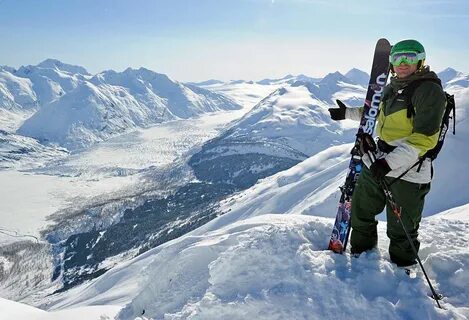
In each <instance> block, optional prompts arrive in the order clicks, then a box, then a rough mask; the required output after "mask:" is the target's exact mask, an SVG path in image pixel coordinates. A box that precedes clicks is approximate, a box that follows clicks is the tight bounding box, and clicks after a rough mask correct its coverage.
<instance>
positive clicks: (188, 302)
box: [50, 214, 469, 319]
mask: <svg viewBox="0 0 469 320" xmlns="http://www.w3.org/2000/svg"><path fill="white" fill-rule="evenodd" d="M331 227H332V220H331V219H327V218H321V217H314V216H302V215H295V214H293V215H272V214H267V215H261V216H257V217H253V218H249V219H244V220H240V221H237V222H235V223H231V224H227V225H226V226H224V227H221V228H218V229H216V230H214V231H211V232H207V233H204V234H198V232H194V233H193V234H190V235H186V236H183V237H181V238H179V239H176V240H174V241H172V242H170V243H166V244H164V245H162V246H160V247H158V248H156V249H153V250H152V251H150V252H147V253H145V254H143V255H141V256H139V257H137V258H136V259H134V260H133V261H132V262H131V263H128V264H126V265H125V266H123V267H121V268H115V269H113V270H111V271H109V272H108V273H106V274H105V275H103V276H102V277H100V278H99V279H97V280H96V281H94V283H91V284H87V285H85V286H82V288H74V289H72V290H71V291H70V292H69V294H68V295H67V297H65V298H62V299H59V301H58V302H51V303H50V307H51V309H52V310H55V309H61V308H65V307H69V306H75V307H76V306H85V305H89V304H90V303H96V304H102V303H105V304H108V303H116V302H117V301H118V302H119V303H123V302H125V301H126V300H127V301H129V300H131V302H130V303H129V304H127V306H126V307H125V308H124V310H123V311H122V313H121V314H120V317H119V319H133V318H134V317H136V316H138V315H140V314H141V313H142V311H143V310H145V314H146V315H148V316H151V317H152V318H153V319H163V318H164V319H220V318H228V319H253V318H260V319H330V318H335V317H337V316H339V317H340V316H342V317H347V318H349V319H359V318H363V317H365V318H377V319H422V318H424V319H465V317H467V316H469V313H468V311H469V308H467V295H468V294H469V288H467V286H466V285H464V283H467V270H468V268H469V259H468V258H469V256H468V254H469V252H468V250H467V248H466V246H465V243H466V241H467V240H469V239H468V235H467V233H465V232H464V230H465V229H467V227H469V225H468V224H467V223H466V222H462V221H457V220H456V221H455V220H447V219H442V218H437V219H426V220H424V222H423V224H422V229H421V236H422V250H421V257H422V260H423V262H424V266H425V267H426V269H427V272H428V273H429V275H430V277H431V279H432V280H433V281H434V285H435V287H436V290H438V291H439V292H441V293H443V294H444V295H446V296H447V298H445V300H444V301H443V302H442V303H443V306H444V307H445V309H446V310H439V309H437V308H436V307H435V303H434V301H432V299H430V298H429V297H428V293H429V289H428V287H427V284H426V282H425V280H424V279H423V275H422V273H421V271H417V274H416V276H415V277H409V276H407V275H406V274H405V273H404V271H403V270H401V269H399V268H396V267H395V266H394V265H393V264H391V263H390V261H389V256H388V254H387V245H388V242H387V239H386V237H385V224H384V223H383V224H380V227H379V236H380V239H381V240H380V244H379V248H378V249H377V250H375V251H372V252H369V253H366V254H363V255H361V256H360V257H359V258H352V257H351V256H349V255H347V254H345V255H337V254H334V253H332V252H331V251H328V250H326V247H327V239H328V236H329V233H330V230H331ZM442 240H443V241H442ZM370 283H373V286H370V285H368V284H370Z"/></svg>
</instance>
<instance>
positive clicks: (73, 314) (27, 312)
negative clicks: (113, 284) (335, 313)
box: [0, 298, 120, 320]
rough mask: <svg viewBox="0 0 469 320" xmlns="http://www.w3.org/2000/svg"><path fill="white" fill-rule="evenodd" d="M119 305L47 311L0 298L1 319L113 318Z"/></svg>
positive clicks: (89, 319) (96, 319) (80, 319)
mask: <svg viewBox="0 0 469 320" xmlns="http://www.w3.org/2000/svg"><path fill="white" fill-rule="evenodd" d="M119 309H120V308H119V307H118V306H90V307H84V308H77V309H71V310H64V311H59V312H46V311H44V310H41V309H37V308H34V307H31V306H28V305H25V304H22V303H18V302H13V301H10V300H6V299H3V298H0V310H2V312H1V314H0V320H21V319H30V320H62V319H68V320H83V319H86V320H111V319H113V318H114V317H115V315H116V314H117V312H118V311H119Z"/></svg>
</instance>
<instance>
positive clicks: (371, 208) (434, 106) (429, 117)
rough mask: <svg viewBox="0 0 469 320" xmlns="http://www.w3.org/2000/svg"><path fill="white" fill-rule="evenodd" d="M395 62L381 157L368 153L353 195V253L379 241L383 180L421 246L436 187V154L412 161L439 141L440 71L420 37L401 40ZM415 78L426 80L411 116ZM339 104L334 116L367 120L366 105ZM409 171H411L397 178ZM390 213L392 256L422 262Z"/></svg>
mask: <svg viewBox="0 0 469 320" xmlns="http://www.w3.org/2000/svg"><path fill="white" fill-rule="evenodd" d="M389 62H390V68H391V72H392V77H391V81H390V84H388V85H387V86H386V87H385V88H384V90H383V94H382V97H381V102H380V105H379V115H378V121H377V126H376V133H377V136H378V140H377V145H378V149H379V150H378V154H377V157H376V159H377V160H376V161H375V162H374V163H371V160H370V159H369V157H368V156H367V155H364V156H363V163H364V164H365V166H364V168H363V169H362V172H361V174H360V176H359V178H358V181H357V184H356V186H355V190H354V192H353V196H352V218H351V226H352V234H351V239H350V243H351V252H352V254H360V253H362V252H364V251H367V250H370V249H373V248H374V247H375V246H376V245H377V242H378V234H377V228H376V226H377V224H378V222H377V221H376V219H375V216H376V215H377V214H379V213H381V212H382V211H383V209H384V207H385V205H386V197H385V194H384V192H383V189H382V187H381V185H380V183H379V181H381V179H385V181H386V182H387V183H388V184H389V185H391V187H390V188H391V192H392V194H393V196H394V199H395V201H396V203H397V204H398V205H399V206H401V216H402V220H403V224H404V226H405V228H406V229H407V231H408V232H409V233H410V236H411V238H412V240H413V243H414V245H415V247H416V248H417V250H418V248H419V245H420V243H419V241H418V239H417V236H418V228H419V223H420V220H421V218H422V211H423V206H424V199H425V196H426V195H427V193H428V192H429V191H430V182H431V179H432V175H433V168H432V164H431V160H430V159H425V160H424V161H423V162H422V163H421V164H420V165H419V166H414V167H412V166H413V165H414V164H415V163H416V162H417V161H418V159H419V157H421V156H422V155H424V154H425V152H427V151H428V150H430V149H432V148H433V147H435V145H436V144H437V141H438V135H439V131H440V124H441V120H442V117H443V113H444V111H445V103H446V97H445V93H444V91H443V89H442V88H441V86H440V85H439V84H437V83H436V81H438V77H437V75H436V74H435V73H434V72H432V71H430V68H429V67H428V66H426V65H425V49H424V47H423V46H422V44H421V43H419V42H418V41H416V40H403V41H400V42H398V43H396V44H395V45H394V46H393V48H392V50H391V53H390V55H389ZM421 79H426V80H427V81H422V80H421ZM415 81H417V82H421V84H419V85H418V87H417V88H416V89H415V90H414V91H413V94H412V96H411V100H410V101H411V104H412V106H413V110H412V108H410V109H409V110H412V111H413V112H412V114H411V115H410V114H408V104H409V103H407V101H408V100H406V99H405V98H404V97H403V96H402V93H403V92H404V91H405V90H404V88H406V87H407V86H409V85H410V84H411V83H412V82H415ZM338 105H339V108H331V109H329V112H330V114H331V118H332V119H333V120H343V119H354V120H360V119H361V115H362V112H363V108H347V107H346V106H345V105H344V104H343V103H342V102H340V101H338ZM411 167H412V168H411ZM409 168H411V169H410V170H409ZM406 170H409V171H408V172H407V173H406V174H405V175H403V176H402V177H401V178H400V179H397V180H395V178H397V177H399V176H401V175H402V174H403V173H404V172H406ZM394 180H395V181H394ZM386 216H387V236H388V237H389V239H390V244H389V255H390V258H391V261H392V262H394V263H395V264H396V265H398V266H399V267H407V266H411V265H414V264H416V255H415V253H414V251H413V250H412V247H411V245H410V243H409V241H408V240H407V238H406V235H405V232H404V230H403V228H402V226H401V225H400V224H399V222H398V219H397V218H396V216H395V215H394V213H393V212H392V210H391V208H390V206H389V205H388V206H386Z"/></svg>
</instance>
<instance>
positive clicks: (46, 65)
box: [37, 59, 90, 75]
mask: <svg viewBox="0 0 469 320" xmlns="http://www.w3.org/2000/svg"><path fill="white" fill-rule="evenodd" d="M37 67H39V68H43V69H58V70H60V71H65V72H69V73H80V74H83V75H89V74H90V73H89V72H88V71H87V70H86V69H85V68H83V67H80V66H75V65H71V64H67V63H63V62H62V61H59V60H57V59H46V60H44V61H42V62H41V63H39V64H38V65H37Z"/></svg>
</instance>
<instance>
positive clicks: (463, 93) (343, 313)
mask: <svg viewBox="0 0 469 320" xmlns="http://www.w3.org/2000/svg"><path fill="white" fill-rule="evenodd" d="M46 65H47V66H48V67H51V66H57V64H56V63H55V62H54V61H48V62H47V63H46ZM72 67H73V66H72ZM53 68H54V69H53V70H54V72H55V74H56V75H58V76H61V77H65V78H66V77H67V75H69V72H68V71H66V70H63V68H62V69H61V68H60V67H58V66H57V68H56V67H53ZM51 70H52V69H51ZM24 71H25V70H23V71H22V72H24ZM126 71H127V74H132V73H137V71H136V70H132V69H130V70H126ZM74 72H75V71H74ZM108 74H112V73H108ZM139 75H140V76H142V77H144V78H145V76H149V75H148V74H147V73H146V71H144V72H143V73H140V74H139ZM451 75H452V73H451V72H448V77H450V76H451ZM121 76H122V75H121ZM357 76H360V74H359V73H357ZM137 78H138V77H134V78H132V79H133V80H135V79H137ZM326 78H327V79H325V80H324V79H323V80H324V81H320V82H322V85H323V86H325V85H330V87H329V88H328V90H329V91H328V92H327V94H325V93H324V96H320V97H319V96H317V95H316V93H317V92H316V91H315V90H319V89H320V85H321V84H320V83H318V84H315V83H310V84H309V85H308V84H305V83H295V84H285V83H282V84H279V83H276V84H268V85H262V84H259V83H248V82H242V81H241V82H233V83H230V84H220V83H213V84H211V85H208V86H206V88H210V90H214V91H218V92H223V93H224V94H227V95H231V97H232V99H235V100H237V101H238V102H240V103H243V104H244V106H245V108H244V109H243V110H236V111H229V112H227V111H224V112H217V113H213V114H209V115H204V116H201V117H199V118H197V119H190V120H176V121H170V122H167V123H164V124H159V125H156V126H153V127H150V128H147V129H141V128H137V129H136V130H135V131H133V132H131V133H127V134H124V135H120V136H118V137H114V138H111V139H108V140H106V141H103V142H100V143H98V144H96V145H94V146H93V147H91V148H89V149H86V150H82V151H80V152H77V153H75V154H72V155H70V156H68V157H67V158H65V159H57V161H54V162H51V163H47V165H45V166H44V167H41V168H33V169H29V170H23V171H18V170H11V169H10V170H3V171H0V181H1V183H0V194H1V201H0V220H1V221H2V227H6V228H5V229H6V231H7V233H9V234H10V235H16V233H15V232H18V233H19V235H20V236H21V235H22V236H23V238H22V239H24V240H26V239H28V236H29V235H32V236H38V235H39V232H40V230H43V229H44V228H45V227H46V226H47V224H48V223H50V220H48V219H49V218H50V216H51V214H53V213H61V212H64V210H66V209H69V208H77V207H80V206H83V205H86V204H87V203H90V202H93V201H96V200H97V199H106V197H113V196H114V197H115V196H117V195H122V194H124V195H129V194H131V193H130V191H129V190H133V191H136V190H137V191H138V190H141V188H143V185H144V184H145V183H149V181H148V180H145V179H148V178H150V179H151V178H152V177H154V176H152V174H154V173H155V172H159V171H160V170H167V168H172V167H174V166H175V165H180V164H181V163H184V161H185V159H186V158H187V157H188V156H189V155H190V154H193V153H194V152H196V151H197V150H198V149H199V148H200V147H201V145H202V144H203V143H204V142H205V141H208V140H209V139H211V138H213V137H216V136H217V135H219V134H220V132H222V130H223V129H224V128H225V126H226V125H227V124H229V123H230V122H231V121H232V120H236V119H238V118H240V117H241V116H242V115H243V114H245V113H246V112H247V111H249V110H250V112H249V113H248V114H246V116H245V117H243V118H242V119H241V120H240V121H237V122H234V123H232V125H231V128H232V129H233V128H234V129H235V133H236V134H245V136H246V137H258V138H259V139H263V138H276V137H277V138H279V139H282V138H285V137H293V138H294V139H292V141H296V140H298V141H300V142H299V143H298V144H297V145H294V146H295V148H296V149H297V150H301V151H302V152H304V153H305V154H307V155H308V156H310V157H309V158H307V159H306V160H304V161H303V162H301V163H299V164H298V165H296V166H294V167H292V168H290V169H289V170H286V171H284V172H279V173H277V174H276V175H273V176H271V177H268V178H265V179H263V180H261V181H259V182H258V183H257V184H256V185H254V186H253V187H251V188H249V189H247V190H244V191H242V192H239V193H237V194H234V195H232V196H230V197H229V198H227V199H226V200H225V201H223V202H222V203H221V207H220V210H221V212H220V214H222V215H220V216H219V217H218V218H216V219H214V220H212V221H210V222H209V223H207V224H205V225H204V226H202V227H200V228H198V229H196V230H194V231H192V232H191V233H189V234H186V235H184V236H182V237H180V238H177V239H175V240H173V241H170V242H167V243H165V244H163V245H161V246H159V247H157V248H154V249H152V250H150V251H147V252H146V253H144V254H142V255H140V256H138V257H136V258H134V259H133V260H131V261H127V262H124V263H120V264H119V265H118V266H116V267H115V268H113V269H111V270H109V271H108V272H107V273H105V274H104V275H102V276H101V277H99V278H97V279H94V280H91V281H88V282H85V283H83V284H82V285H79V286H77V287H75V288H73V289H71V290H69V291H67V292H63V293H60V294H55V295H50V296H47V297H46V298H44V299H42V300H40V301H34V303H35V304H36V305H39V306H40V307H41V308H42V309H45V310H49V311H48V312H46V311H42V310H39V309H35V308H33V307H29V306H25V305H21V304H19V303H16V302H12V301H8V300H6V299H2V298H0V309H1V310H2V313H1V314H0V319H3V317H5V319H15V318H18V319H64V318H66V319H72V320H73V319H99V320H104V319H111V318H114V317H115V316H116V315H117V314H118V313H119V316H118V319H139V318H142V317H140V316H141V314H142V312H143V310H145V313H144V316H145V317H149V318H153V319H224V318H227V319H252V318H259V319H330V318H336V317H346V318H349V319H363V318H378V319H467V318H468V317H469V304H468V302H467V301H469V288H468V286H467V283H469V277H468V269H469V249H468V248H467V241H468V240H469V239H468V238H469V235H468V233H467V230H468V227H469V204H468V203H469V198H468V195H467V193H466V192H463V191H461V190H465V189H464V181H467V177H466V175H467V174H466V172H467V170H465V165H466V164H465V163H464V162H463V161H456V160H455V159H465V158H467V151H466V150H467V147H466V145H467V143H466V141H465V137H466V136H467V135H468V134H469V132H467V130H468V128H469V125H468V123H467V121H468V120H467V108H468V106H469V96H468V94H469V91H468V90H467V85H466V80H467V79H466V77H465V75H464V74H460V73H457V74H455V75H454V76H452V77H450V79H449V80H448V85H447V90H448V91H450V92H451V93H454V94H455V95H456V101H457V105H458V110H457V120H458V127H457V135H456V136H452V135H450V134H449V135H448V137H447V141H446V143H445V148H444V149H443V153H442V154H441V155H440V157H439V158H438V159H437V162H436V163H435V167H436V175H437V176H436V179H435V181H434V183H433V185H432V191H431V193H430V195H429V196H428V198H427V202H426V206H425V210H424V215H425V216H426V218H424V219H423V221H422V224H421V229H420V235H419V237H420V239H421V242H422V245H421V251H420V253H421V258H422V261H423V263H424V266H425V268H426V270H427V272H428V274H429V276H430V278H431V280H432V283H433V284H434V286H435V288H436V289H437V291H438V292H441V293H443V294H444V296H445V299H444V301H443V302H442V303H443V306H444V308H445V310H439V309H437V308H436V305H435V302H434V301H432V300H431V299H430V298H429V297H428V293H429V289H428V286H427V284H426V282H425V280H424V278H423V274H422V272H421V271H420V270H418V269H417V273H416V275H415V276H412V277H408V276H407V275H406V274H405V273H404V272H403V270H401V269H398V268H396V267H395V266H394V265H393V264H391V263H390V261H389V255H388V253H387V246H388V244H389V243H388V240H387V237H386V223H385V222H383V221H380V223H379V239H380V240H379V245H378V248H377V249H376V250H374V251H371V252H368V253H366V254H362V255H361V256H360V257H359V258H352V257H351V256H350V255H348V254H344V255H336V254H333V253H332V252H330V251H328V250H326V247H327V241H328V239H329V236H330V231H331V229H332V223H333V220H332V219H331V218H332V217H333V216H334V215H335V210H336V206H337V201H338V197H339V190H338V187H339V186H340V185H341V184H342V183H343V181H344V177H345V174H346V168H347V164H348V160H349V157H350V155H349V151H350V148H351V144H350V143H348V144H341V142H346V141H345V140H346V139H344V138H343V135H344V133H345V132H347V129H348V128H352V126H351V125H349V124H345V125H344V124H343V123H342V124H340V125H338V124H332V123H331V122H330V121H329V120H328V118H327V110H326V109H327V108H328V107H329V106H330V103H332V100H333V99H336V98H339V99H343V100H346V101H349V103H350V102H352V103H351V105H353V101H358V100H360V99H362V98H363V97H360V95H364V89H363V87H361V86H359V85H356V84H351V83H349V82H347V79H346V78H345V77H344V76H342V75H341V74H340V73H333V74H330V75H328V77H326ZM76 79H77V81H82V78H80V77H78V76H76ZM126 79H129V78H126ZM279 80H282V79H279ZM116 81H117V80H116ZM280 82H281V81H280ZM70 83H71V82H70ZM271 83H275V81H272V82H271ZM92 85H93V86H101V85H102V84H98V83H94V84H92ZM64 87H65V85H64ZM89 87H90V88H92V86H91V85H90V86H89ZM60 88H62V85H60ZM60 88H59V86H57V87H55V89H57V90H59V89H60ZM132 88H134V89H137V87H132ZM188 88H190V87H188ZM55 89H54V90H55ZM62 89H63V88H62ZM323 89H324V88H323ZM326 89H327V88H326ZM100 90H101V89H100ZM106 90H115V91H114V92H113V94H117V95H118V96H120V97H121V98H125V99H127V97H128V98H129V99H130V97H129V96H128V92H127V91H126V90H125V89H122V87H121V86H119V85H115V86H114V87H113V88H109V87H106ZM185 90H187V89H185ZM326 91H327V90H326ZM54 92H56V93H58V92H59V91H54ZM93 92H94V91H93ZM192 92H194V91H192ZM272 92H273V93H272ZM322 92H325V91H322ZM95 93H97V94H96V96H98V97H101V96H100V94H101V93H102V92H101V91H100V92H95ZM186 93H188V95H187V96H188V99H189V100H191V101H193V102H194V104H195V105H198V102H197V101H198V100H197V96H196V95H193V94H192V93H190V92H188V91H186ZM266 96H268V97H267V98H266V99H264V100H263V102H262V103H260V104H257V103H258V102H259V100H260V99H262V98H264V97H266ZM103 99H104V98H103ZM125 99H124V100H125ZM129 101H130V100H128V101H127V102H129ZM256 104H257V106H255V105H256ZM254 106H255V107H254ZM318 127H320V128H321V130H323V131H327V130H329V132H328V135H325V136H320V134H319V133H318V132H319V131H314V130H315V129H317V128H318ZM353 127H354V128H355V127H356V124H354V126H353ZM305 128H309V129H308V130H305ZM325 128H326V130H324V129H325ZM236 130H237V131H236ZM305 132H309V133H310V134H309V135H308V134H306V135H305ZM311 132H313V133H311ZM331 137H334V138H331ZM106 139H107V137H106ZM314 139H317V140H314ZM342 139H344V140H342ZM321 144H323V145H321ZM188 175H189V174H188ZM455 177H458V180H456V179H455ZM155 183H156V182H155ZM38 186H39V187H38ZM443 210H446V211H444V212H442V211H443ZM13 240H17V239H13V238H11V237H7V236H6V235H5V234H3V237H1V238H0V243H2V244H8V243H9V242H11V241H13ZM42 250H46V249H42ZM31 257H33V258H32V259H30V260H33V261H28V263H25V264H24V265H23V266H24V267H26V268H28V269H30V270H27V271H24V272H23V271H22V270H19V272H23V273H24V274H23V275H24V277H23V278H18V279H19V281H26V280H25V279H28V280H29V278H28V276H29V274H30V273H31V272H34V271H35V270H36V269H35V264H34V263H38V262H37V261H36V257H35V256H31ZM42 259H44V257H42ZM13 267H14V264H13V262H12V261H11V260H10V259H9V258H8V256H6V255H2V256H0V271H1V270H2V269H4V270H8V269H11V268H13ZM46 276H47V275H46ZM0 277H1V272H0ZM10 280H11V281H16V280H17V279H16V278H15V279H10ZM12 286H14V284H12ZM3 294H4V293H2V295H3Z"/></svg>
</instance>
